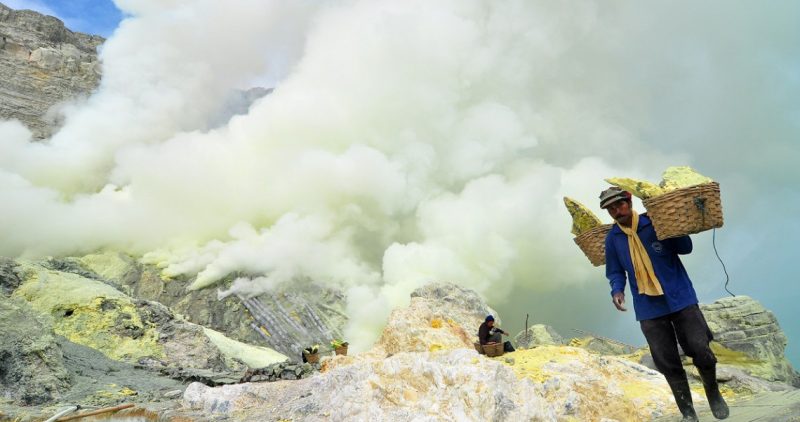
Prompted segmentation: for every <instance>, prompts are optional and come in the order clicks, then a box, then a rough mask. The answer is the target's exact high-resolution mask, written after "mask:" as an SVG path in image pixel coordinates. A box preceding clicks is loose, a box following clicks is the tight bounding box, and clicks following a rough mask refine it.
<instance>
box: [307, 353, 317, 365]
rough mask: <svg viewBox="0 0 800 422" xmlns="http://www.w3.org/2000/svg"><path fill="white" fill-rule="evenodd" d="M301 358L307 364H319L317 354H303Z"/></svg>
mask: <svg viewBox="0 0 800 422" xmlns="http://www.w3.org/2000/svg"><path fill="white" fill-rule="evenodd" d="M303 356H305V357H306V362H308V363H318V362H319V353H306V352H303Z"/></svg>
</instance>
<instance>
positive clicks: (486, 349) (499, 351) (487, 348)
mask: <svg viewBox="0 0 800 422" xmlns="http://www.w3.org/2000/svg"><path fill="white" fill-rule="evenodd" d="M483 353H484V354H485V355H486V356H487V357H490V358H493V357H495V356H503V343H491V344H484V345H483Z"/></svg>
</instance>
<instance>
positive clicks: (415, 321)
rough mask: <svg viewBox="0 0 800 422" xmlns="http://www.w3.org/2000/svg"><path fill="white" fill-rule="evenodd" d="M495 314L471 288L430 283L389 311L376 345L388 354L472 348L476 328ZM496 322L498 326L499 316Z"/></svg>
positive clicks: (476, 337) (475, 339) (475, 338)
mask: <svg viewBox="0 0 800 422" xmlns="http://www.w3.org/2000/svg"><path fill="white" fill-rule="evenodd" d="M494 313H495V312H494V311H493V310H492V309H491V308H489V306H487V305H486V302H485V301H484V300H483V299H482V298H481V297H480V296H478V294H477V293H475V292H474V291H471V290H468V289H464V288H462V287H460V286H457V285H455V284H450V283H435V284H430V285H427V286H425V287H422V288H419V289H417V290H415V291H414V292H413V293H412V294H411V303H410V304H409V306H408V307H406V308H400V309H395V310H394V311H392V313H391V315H390V316H389V321H388V322H387V323H386V326H385V327H384V329H383V332H382V334H381V337H380V339H379V340H378V343H377V344H378V345H379V346H380V347H382V348H383V350H385V352H386V353H387V354H389V355H393V354H395V353H400V352H428V351H436V350H451V349H458V348H467V349H473V350H474V346H473V343H474V342H476V341H477V340H478V336H477V332H478V327H480V325H481V323H483V321H484V318H486V315H487V314H494ZM495 323H496V324H497V325H500V318H499V316H498V315H495Z"/></svg>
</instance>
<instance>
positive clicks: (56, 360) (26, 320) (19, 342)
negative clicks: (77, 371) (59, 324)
mask: <svg viewBox="0 0 800 422" xmlns="http://www.w3.org/2000/svg"><path fill="white" fill-rule="evenodd" d="M52 331H53V330H52V327H51V326H50V325H49V324H48V321H47V320H46V319H44V318H41V317H39V316H38V315H37V313H36V312H35V311H34V310H33V309H31V308H30V306H28V305H27V303H24V302H21V301H19V302H18V301H12V300H11V299H7V298H5V297H4V296H0V339H2V341H0V396H4V397H9V398H11V399H12V400H14V401H15V402H16V403H17V404H21V405H37V404H42V403H46V402H49V401H51V400H54V399H57V398H59V397H60V396H61V394H62V393H63V392H64V391H66V390H67V389H68V388H69V375H68V373H67V370H66V369H65V368H64V361H63V356H62V353H61V349H60V348H59V347H58V344H57V343H56V340H55V337H54V336H53V332H52Z"/></svg>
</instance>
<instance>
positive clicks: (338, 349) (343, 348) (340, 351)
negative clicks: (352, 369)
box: [333, 346, 347, 356]
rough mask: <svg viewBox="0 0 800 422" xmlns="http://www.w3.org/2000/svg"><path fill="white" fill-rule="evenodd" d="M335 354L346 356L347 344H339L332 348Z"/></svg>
mask: <svg viewBox="0 0 800 422" xmlns="http://www.w3.org/2000/svg"><path fill="white" fill-rule="evenodd" d="M333 350H334V352H335V353H336V354H337V355H343V356H347V346H339V347H336V348H334V349H333Z"/></svg>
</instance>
